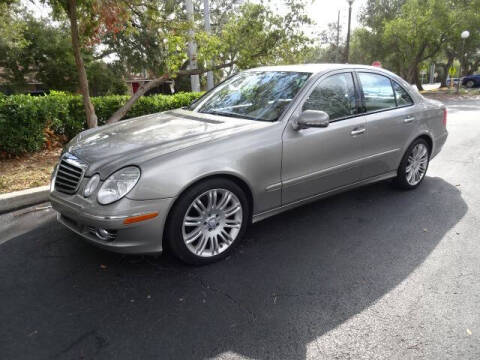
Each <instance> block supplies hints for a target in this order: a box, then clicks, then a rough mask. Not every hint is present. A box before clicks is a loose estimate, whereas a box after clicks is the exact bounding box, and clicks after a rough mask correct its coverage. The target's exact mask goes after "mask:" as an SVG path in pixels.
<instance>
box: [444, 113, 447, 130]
mask: <svg viewBox="0 0 480 360" xmlns="http://www.w3.org/2000/svg"><path fill="white" fill-rule="evenodd" d="M443 126H445V127H447V109H443Z"/></svg>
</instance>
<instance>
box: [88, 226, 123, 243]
mask: <svg viewBox="0 0 480 360" xmlns="http://www.w3.org/2000/svg"><path fill="white" fill-rule="evenodd" d="M88 230H89V231H90V233H91V234H92V235H95V236H96V237H97V238H98V239H100V240H102V241H113V240H115V238H116V237H117V231H116V230H107V229H104V228H95V227H93V226H89V227H88Z"/></svg>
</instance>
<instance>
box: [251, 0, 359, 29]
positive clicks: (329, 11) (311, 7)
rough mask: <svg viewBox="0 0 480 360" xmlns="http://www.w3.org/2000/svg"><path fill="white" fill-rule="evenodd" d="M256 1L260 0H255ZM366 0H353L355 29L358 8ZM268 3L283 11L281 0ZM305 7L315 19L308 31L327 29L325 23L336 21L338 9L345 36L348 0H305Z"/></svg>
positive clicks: (357, 24)
mask: <svg viewBox="0 0 480 360" xmlns="http://www.w3.org/2000/svg"><path fill="white" fill-rule="evenodd" d="M257 2H262V1H261V0H257ZM366 2H367V0H354V2H353V5H352V28H353V29H355V28H356V27H357V26H359V22H358V15H359V14H360V9H361V8H362V7H364V6H365V4H366ZM270 4H271V6H272V7H273V8H277V9H278V12H279V13H283V12H284V11H285V8H284V6H283V1H281V0H271V1H270ZM306 4H307V8H306V12H307V14H308V15H309V16H310V18H311V19H312V20H314V21H315V23H316V24H315V25H314V26H311V27H310V28H306V29H305V31H306V32H308V33H315V32H319V31H322V30H325V29H327V25H328V24H329V23H331V22H336V21H337V17H338V11H340V24H341V26H342V29H343V31H344V34H343V35H344V36H346V32H347V25H348V2H347V0H306Z"/></svg>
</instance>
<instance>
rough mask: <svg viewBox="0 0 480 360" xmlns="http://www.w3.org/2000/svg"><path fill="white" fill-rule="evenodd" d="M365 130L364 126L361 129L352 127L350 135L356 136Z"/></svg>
mask: <svg viewBox="0 0 480 360" xmlns="http://www.w3.org/2000/svg"><path fill="white" fill-rule="evenodd" d="M364 132H365V128H361V129H353V130H352V132H351V133H350V135H352V136H356V135H362V134H363V133H364Z"/></svg>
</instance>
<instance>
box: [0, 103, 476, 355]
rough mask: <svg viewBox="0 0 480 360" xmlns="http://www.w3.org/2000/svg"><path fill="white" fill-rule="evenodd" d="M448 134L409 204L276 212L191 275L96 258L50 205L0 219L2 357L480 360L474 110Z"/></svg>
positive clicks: (376, 190)
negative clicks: (231, 252)
mask: <svg viewBox="0 0 480 360" xmlns="http://www.w3.org/2000/svg"><path fill="white" fill-rule="evenodd" d="M448 128H449V131H450V137H449V139H448V141H447V144H446V146H445V148H444V150H443V151H442V153H441V154H440V155H439V156H438V157H437V158H436V159H434V160H433V162H432V163H431V165H430V169H429V171H428V174H427V175H428V176H427V178H426V179H425V182H424V183H423V184H422V186H421V187H420V188H418V189H417V190H416V191H411V192H403V191H398V190H395V189H393V188H392V187H391V186H390V185H389V183H388V182H384V183H380V184H375V185H371V186H368V187H364V188H361V189H358V190H354V191H351V192H348V193H345V194H341V195H338V196H334V197H331V198H328V199H325V200H321V201H318V202H316V203H313V204H310V205H307V206H305V207H302V208H299V209H296V210H293V211H290V212H287V213H284V214H282V215H279V216H277V217H274V218H271V219H268V220H265V221H263V222H261V223H258V224H255V225H253V226H252V227H251V228H250V230H249V231H248V233H247V236H246V239H245V241H244V242H243V243H242V244H241V246H240V247H239V248H238V250H237V252H236V253H235V254H234V255H232V256H231V257H230V258H228V259H227V260H226V261H223V262H220V263H217V264H214V265H210V266H205V267H200V268H195V267H188V266H185V265H183V264H181V263H179V262H178V261H176V260H175V259H173V258H171V257H169V256H161V257H157V258H153V257H141V256H123V255H117V254H112V253H108V252H105V251H102V250H99V249H97V248H95V247H93V246H91V245H89V244H87V243H85V242H84V241H83V240H81V239H80V238H79V237H78V236H76V235H74V234H73V233H71V232H70V231H68V230H67V229H65V228H63V227H62V226H61V225H59V224H57V222H56V220H55V215H54V212H53V210H51V209H50V208H48V207H42V206H39V207H38V209H37V210H35V211H29V212H26V211H25V210H24V211H18V212H16V213H13V214H6V215H2V216H0V231H1V232H0V358H1V359H5V360H6V359H91V358H99V359H204V358H213V359H299V360H300V359H302V360H303V359H323V358H325V359H327V358H328V359H332V358H338V359H379V358H382V359H397V358H398V359H400V358H402V359H405V358H423V359H479V358H480V101H479V100H470V101H468V100H462V101H461V102H453V103H450V104H449V120H448ZM30 210H34V209H30Z"/></svg>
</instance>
